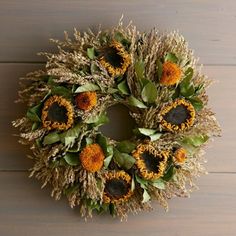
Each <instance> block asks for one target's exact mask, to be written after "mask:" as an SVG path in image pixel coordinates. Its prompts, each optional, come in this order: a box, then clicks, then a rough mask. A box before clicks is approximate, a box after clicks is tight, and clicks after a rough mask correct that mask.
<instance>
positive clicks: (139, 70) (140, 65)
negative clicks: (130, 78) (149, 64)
mask: <svg viewBox="0 0 236 236" xmlns="http://www.w3.org/2000/svg"><path fill="white" fill-rule="evenodd" d="M134 70H135V73H136V76H137V78H138V79H139V80H140V81H141V80H142V79H143V78H144V72H145V65H144V62H143V61H142V60H138V61H136V62H135V64H134Z"/></svg>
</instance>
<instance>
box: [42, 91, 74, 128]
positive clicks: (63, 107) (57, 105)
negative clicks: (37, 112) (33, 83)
mask: <svg viewBox="0 0 236 236" xmlns="http://www.w3.org/2000/svg"><path fill="white" fill-rule="evenodd" d="M73 116H74V111H73V106H72V104H71V103H70V102H69V101H68V100H67V99H65V98H63V97H61V96H56V95H55V96H52V97H50V98H49V99H47V100H46V102H45V103H44V106H43V109H42V116H41V119H42V123H43V127H44V128H46V129H48V130H51V129H58V130H66V129H68V128H70V127H71V126H72V125H73V122H74V118H73Z"/></svg>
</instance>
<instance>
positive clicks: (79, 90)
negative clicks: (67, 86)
mask: <svg viewBox="0 0 236 236" xmlns="http://www.w3.org/2000/svg"><path fill="white" fill-rule="evenodd" d="M99 89H100V88H99V86H98V85H96V84H93V83H87V84H84V85H82V86H79V87H78V88H77V89H76V90H75V93H82V92H87V91H96V90H99Z"/></svg>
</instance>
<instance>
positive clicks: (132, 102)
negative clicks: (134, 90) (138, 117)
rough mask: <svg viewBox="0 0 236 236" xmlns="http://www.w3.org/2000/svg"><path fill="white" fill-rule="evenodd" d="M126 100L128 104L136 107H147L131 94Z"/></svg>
mask: <svg viewBox="0 0 236 236" xmlns="http://www.w3.org/2000/svg"><path fill="white" fill-rule="evenodd" d="M128 102H129V104H130V105H132V106H135V107H138V108H147V106H146V105H145V104H144V103H142V102H141V101H139V100H138V99H137V98H135V97H134V96H133V95H131V96H130V97H129V99H128Z"/></svg>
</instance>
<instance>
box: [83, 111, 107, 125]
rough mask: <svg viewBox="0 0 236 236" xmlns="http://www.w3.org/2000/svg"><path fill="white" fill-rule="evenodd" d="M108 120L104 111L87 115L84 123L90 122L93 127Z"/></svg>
mask: <svg viewBox="0 0 236 236" xmlns="http://www.w3.org/2000/svg"><path fill="white" fill-rule="evenodd" d="M108 122H109V118H108V117H107V115H106V112H103V113H101V114H99V115H96V116H92V117H89V118H88V119H87V120H85V123H87V124H92V126H93V127H95V126H100V125H103V124H106V123H108Z"/></svg>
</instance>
